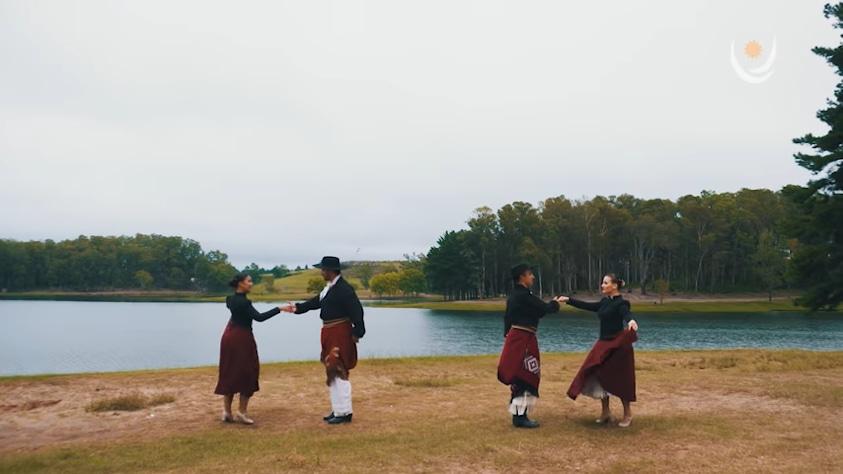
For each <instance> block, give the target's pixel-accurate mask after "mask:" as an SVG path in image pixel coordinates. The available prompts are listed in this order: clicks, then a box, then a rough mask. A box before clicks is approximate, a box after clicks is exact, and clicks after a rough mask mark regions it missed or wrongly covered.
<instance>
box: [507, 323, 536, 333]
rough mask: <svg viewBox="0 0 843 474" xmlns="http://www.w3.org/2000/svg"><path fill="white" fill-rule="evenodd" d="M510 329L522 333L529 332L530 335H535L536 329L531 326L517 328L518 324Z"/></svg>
mask: <svg viewBox="0 0 843 474" xmlns="http://www.w3.org/2000/svg"><path fill="white" fill-rule="evenodd" d="M511 328H512V329H520V330H522V331H527V332H531V333H533V334H535V333H536V328H534V327H532V326H519V325H518V324H513V325H512V326H511Z"/></svg>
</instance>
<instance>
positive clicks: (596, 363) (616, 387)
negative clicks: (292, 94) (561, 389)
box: [568, 329, 638, 402]
mask: <svg viewBox="0 0 843 474" xmlns="http://www.w3.org/2000/svg"><path fill="white" fill-rule="evenodd" d="M637 340H638V334H637V333H636V332H635V331H632V330H629V329H625V330H623V331H621V332H620V333H618V334H617V335H616V336H615V337H614V338H612V339H608V340H603V339H600V340H598V341H597V342H595V343H594V346H593V347H592V348H591V351H590V352H589V353H588V356H586V358H585V361H583V363H582V366H581V367H580V370H579V372H577V376H576V377H574V380H573V382H571V386H570V387H569V388H568V396H569V397H571V399H573V400H576V399H577V396H578V395H579V394H580V393H582V390H583V387H584V386H585V383H586V380H588V378H589V377H591V376H595V377H597V381H598V382H600V385H601V386H602V387H603V389H604V390H605V391H607V392H609V393H611V394H612V395H615V396H616V397H619V398H620V399H622V400H626V401H630V402H634V401H635V354H634V352H633V350H632V343H633V342H635V341H637Z"/></svg>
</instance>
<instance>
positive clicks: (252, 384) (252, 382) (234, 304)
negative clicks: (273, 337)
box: [214, 273, 284, 425]
mask: <svg viewBox="0 0 843 474" xmlns="http://www.w3.org/2000/svg"><path fill="white" fill-rule="evenodd" d="M228 285H229V286H231V287H232V288H234V294H233V295H229V296H227V297H226V298H225V305H226V306H227V307H228V309H229V310H231V319H229V321H228V325H227V326H226V327H225V331H224V332H223V334H222V340H221V341H220V371H219V379H218V381H217V388H216V389H215V390H214V393H216V394H217V395H223V412H222V421H225V422H228V423H230V422H233V421H239V422H240V423H244V424H247V425H251V424H253V423H254V420H252V419H251V418H249V415H248V413H247V409H248V407H249V398H250V397H251V396H252V395H253V394H254V393H255V392H257V391H258V389H259V387H258V375H259V373H260V361H259V360H258V346H257V344H255V336H254V334H252V321H253V320H254V321H258V322H262V321H266V320H267V319H269V318H271V317H273V316H275V315H276V314H278V313H280V312H281V310H282V309H284V308H282V307H277V308H272V309H271V310H269V311H267V312H265V313H259V312H258V310H256V309H255V308H254V306H252V302H251V301H249V299H248V298H246V294H247V293H249V291H251V289H252V277H251V276H249V275H247V274H244V273H238V274H237V275H235V276H234V278H232V280H231V281H230V282H229V283H228ZM235 393H239V394H240V410H239V411H238V413H237V414H236V415H233V416H232V414H231V403H232V402H233V401H234V394H235Z"/></svg>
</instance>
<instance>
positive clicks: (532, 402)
mask: <svg viewBox="0 0 843 474" xmlns="http://www.w3.org/2000/svg"><path fill="white" fill-rule="evenodd" d="M538 401H539V398H538V397H537V396H535V395H533V394H532V393H530V392H524V394H523V395H519V396H517V397H515V398H513V399H512V401H511V402H510V403H509V412H510V413H512V414H513V415H519V416H520V415H526V414H527V410H529V409H532V408H533V407H534V406H536V402H538Z"/></svg>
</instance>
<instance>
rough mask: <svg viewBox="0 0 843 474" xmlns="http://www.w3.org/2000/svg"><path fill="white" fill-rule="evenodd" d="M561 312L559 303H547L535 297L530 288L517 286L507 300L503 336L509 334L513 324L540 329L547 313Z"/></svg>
mask: <svg viewBox="0 0 843 474" xmlns="http://www.w3.org/2000/svg"><path fill="white" fill-rule="evenodd" d="M557 311H559V303H557V302H556V301H550V302H548V303H545V302H544V301H543V300H542V299H541V298H539V297H538V296H536V295H534V294H533V292H532V291H530V289H529V288H526V287H525V286H523V285H519V284H516V285H515V287H514V288H513V289H512V293H511V294H510V295H509V298H507V300H506V313H505V314H504V317H503V323H504V329H503V335H504V336H506V335H507V334H508V333H509V329H510V328H511V327H512V325H513V324H515V325H518V326H527V327H531V328H538V327H539V319H541V318H542V317H544V315H545V314H547V313H555V312H557Z"/></svg>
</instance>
